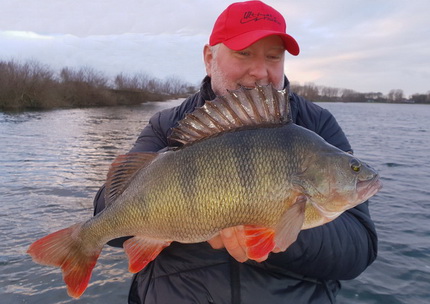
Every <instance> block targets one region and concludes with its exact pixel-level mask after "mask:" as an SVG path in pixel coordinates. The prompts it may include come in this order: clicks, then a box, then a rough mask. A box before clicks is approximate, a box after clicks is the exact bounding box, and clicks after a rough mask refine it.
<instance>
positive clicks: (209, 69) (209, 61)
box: [203, 44, 214, 77]
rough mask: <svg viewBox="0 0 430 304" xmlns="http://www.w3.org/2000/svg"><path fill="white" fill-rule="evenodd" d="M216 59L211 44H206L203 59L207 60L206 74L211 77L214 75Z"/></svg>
mask: <svg viewBox="0 0 430 304" xmlns="http://www.w3.org/2000/svg"><path fill="white" fill-rule="evenodd" d="M213 59H214V56H213V52H212V49H211V47H210V46H209V44H206V45H205V46H204V48H203V60H204V62H205V68H206V75H208V76H209V77H211V76H212V75H211V74H212V60H213Z"/></svg>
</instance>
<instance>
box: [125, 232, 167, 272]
mask: <svg viewBox="0 0 430 304" xmlns="http://www.w3.org/2000/svg"><path fill="white" fill-rule="evenodd" d="M169 245H170V242H168V241H163V240H156V239H151V238H146V237H139V236H135V237H132V238H131V239H128V240H127V241H125V242H124V251H125V253H126V254H127V256H128V270H129V271H130V272H132V273H136V272H139V271H141V270H142V269H143V268H145V267H146V265H148V264H149V262H151V261H153V260H154V259H155V258H156V257H157V256H158V254H159V253H160V252H161V251H162V250H163V249H164V248H166V247H167V246H169Z"/></svg>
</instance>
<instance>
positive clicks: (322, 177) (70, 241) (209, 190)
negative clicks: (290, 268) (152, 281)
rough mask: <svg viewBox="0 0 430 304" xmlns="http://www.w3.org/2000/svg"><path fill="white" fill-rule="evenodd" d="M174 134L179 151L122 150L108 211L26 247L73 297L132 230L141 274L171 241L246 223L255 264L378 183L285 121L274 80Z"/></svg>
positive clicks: (132, 258)
mask: <svg viewBox="0 0 430 304" xmlns="http://www.w3.org/2000/svg"><path fill="white" fill-rule="evenodd" d="M171 138H172V139H173V140H176V141H178V142H180V143H182V144H183V145H182V147H180V148H174V149H171V150H169V151H166V152H163V153H132V154H129V155H123V156H119V157H118V158H117V159H116V160H115V161H114V163H113V164H112V166H111V168H110V171H109V173H108V177H107V181H106V208H105V210H103V212H101V213H99V214H98V215H97V216H95V217H93V218H91V219H89V220H88V221H86V222H82V223H78V224H75V225H73V226H71V227H69V228H66V229H63V230H60V231H57V232H55V233H52V234H50V235H48V236H46V237H44V238H42V239H40V240H38V241H36V242H34V243H33V244H32V245H31V246H30V247H29V249H28V253H29V254H30V255H31V256H32V258H33V260H34V261H35V262H37V263H40V264H46V265H53V266H57V267H61V269H62V270H63V277H64V281H65V283H66V284H67V288H68V293H69V295H70V296H72V297H75V298H77V297H79V296H81V294H82V293H83V292H84V291H85V289H86V287H87V285H88V282H89V279H90V277H91V272H92V269H93V268H94V265H95V264H96V261H97V258H98V256H99V254H100V252H101V250H102V247H103V246H104V244H105V243H106V242H108V241H109V240H111V239H114V238H118V237H121V236H133V237H132V238H130V239H128V240H127V241H126V242H125V243H124V250H125V252H126V254H127V255H128V258H129V270H130V271H131V272H138V271H140V270H142V269H143V268H144V267H145V266H146V265H147V264H148V263H149V262H150V261H152V260H153V259H155V258H156V257H157V255H158V254H159V253H160V252H161V250H163V248H165V247H166V246H169V244H170V243H171V242H172V241H177V242H182V243H195V242H202V241H207V240H209V239H211V238H212V237H214V236H215V235H217V234H218V233H219V232H220V230H222V229H223V228H226V227H232V226H237V225H244V226H245V227H244V229H245V235H246V240H245V243H246V246H247V255H248V258H250V259H254V260H257V259H259V258H261V257H264V256H266V255H267V254H269V253H270V252H271V251H272V250H273V249H274V248H275V247H276V248H277V249H280V250H281V251H284V250H286V249H287V248H288V246H290V245H291V243H293V242H294V241H295V240H296V238H297V235H298V233H299V232H300V230H301V229H308V228H312V227H316V226H319V225H323V224H324V223H327V222H329V221H332V220H333V219H335V218H336V217H337V216H339V215H340V214H341V213H342V212H344V211H345V210H347V209H349V208H352V207H354V206H356V205H358V204H360V203H362V202H364V201H365V200H367V199H368V198H369V197H371V196H373V195H374V194H375V193H376V192H378V190H379V189H380V188H381V183H380V181H379V177H378V174H377V173H376V172H375V171H374V170H373V169H371V168H370V167H369V166H367V165H366V164H365V163H363V162H361V161H360V160H358V159H357V158H356V157H354V156H352V155H350V154H348V153H345V152H343V151H341V150H339V149H338V148H336V147H333V146H332V145H330V144H328V143H327V142H325V141H324V140H323V139H322V138H321V137H320V136H318V135H317V134H315V133H313V132H311V131H309V130H307V129H305V128H302V127H300V126H298V125H296V124H294V123H292V122H291V119H290V111H289V103H288V93H287V92H286V91H277V90H275V89H273V88H272V86H257V87H255V88H253V89H245V88H242V89H239V90H237V91H232V92H229V93H228V94H227V95H226V96H224V97H217V98H216V100H214V101H211V102H206V104H205V105H204V106H203V107H201V108H198V109H196V110H195V111H194V112H193V113H191V114H189V115H187V116H186V117H185V118H184V119H183V120H182V121H181V122H180V123H179V125H178V127H176V128H175V129H173V132H172V136H171Z"/></svg>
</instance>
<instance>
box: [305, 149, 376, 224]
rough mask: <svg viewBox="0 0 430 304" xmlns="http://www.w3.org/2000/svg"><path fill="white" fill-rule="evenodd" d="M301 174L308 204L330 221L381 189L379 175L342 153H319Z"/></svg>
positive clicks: (351, 156)
mask: <svg viewBox="0 0 430 304" xmlns="http://www.w3.org/2000/svg"><path fill="white" fill-rule="evenodd" d="M306 167H307V168H306V169H305V170H304V171H303V173H302V174H301V177H300V179H301V180H302V185H301V186H302V189H303V191H304V194H305V195H306V196H307V198H308V201H309V202H310V203H312V204H313V206H314V207H315V209H317V210H318V211H319V213H320V214H321V215H322V216H324V217H325V218H327V219H334V218H336V217H337V216H339V215H340V214H341V213H342V212H344V211H345V210H347V209H350V208H353V207H355V206H357V205H358V204H361V203H363V202H364V201H366V200H367V199H369V198H370V197H372V196H373V195H375V194H376V193H377V192H378V191H379V190H380V189H381V188H382V183H381V181H380V178H379V174H378V172H377V171H376V170H375V169H373V168H372V167H371V166H369V165H368V164H366V163H365V162H363V161H361V160H360V159H358V158H357V157H355V156H353V155H351V154H349V153H345V152H343V151H340V150H333V149H329V151H325V152H323V153H316V154H315V156H314V157H313V158H312V163H310V164H308V165H307V166H306Z"/></svg>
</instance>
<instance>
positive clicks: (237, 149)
mask: <svg viewBox="0 0 430 304" xmlns="http://www.w3.org/2000/svg"><path fill="white" fill-rule="evenodd" d="M237 135H238V136H235V144H234V145H233V146H232V155H233V157H234V162H235V168H236V172H237V176H238V177H239V183H240V186H241V187H242V188H244V189H253V188H254V187H255V183H256V181H257V179H256V175H257V174H258V172H257V171H256V170H257V168H256V159H255V154H254V153H253V152H255V147H253V144H252V143H251V142H249V140H248V138H249V137H246V138H244V137H243V136H241V135H240V132H238V133H237Z"/></svg>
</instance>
